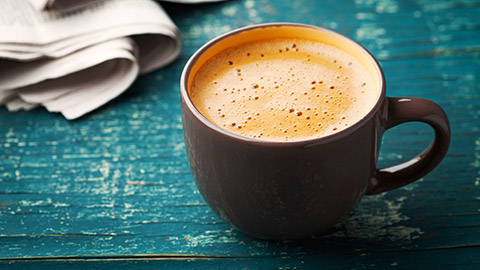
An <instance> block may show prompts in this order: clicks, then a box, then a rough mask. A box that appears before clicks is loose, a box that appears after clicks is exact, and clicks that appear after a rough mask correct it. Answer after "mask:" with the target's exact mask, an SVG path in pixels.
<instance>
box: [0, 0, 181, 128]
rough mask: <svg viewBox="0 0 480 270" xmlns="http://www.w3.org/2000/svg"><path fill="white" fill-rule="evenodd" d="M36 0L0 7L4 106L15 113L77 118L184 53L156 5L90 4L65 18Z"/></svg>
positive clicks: (8, 0)
mask: <svg viewBox="0 0 480 270" xmlns="http://www.w3.org/2000/svg"><path fill="white" fill-rule="evenodd" d="M30 1H31V2H30ZM30 1H18V0H2V9H1V10H0V105H1V104H5V106H6V107H7V108H8V109H9V110H20V109H25V110H29V109H32V108H35V107H37V106H44V107H46V108H47V109H48V110H49V111H52V112H60V113H62V114H63V115H64V116H65V117H66V118H67V119H75V118H78V117H80V116H82V115H84V114H86V113H88V112H90V111H92V110H94V109H95V108H98V107H99V106H101V105H103V104H105V103H106V102H108V101H109V100H111V99H113V98H115V97H116V96H118V95H119V94H121V93H122V92H123V91H125V90H126V89H127V88H128V87H129V86H130V85H131V84H132V83H133V81H134V80H135V79H136V78H137V76H138V75H139V74H143V73H146V72H150V71H152V70H154V69H157V68H160V67H162V66H164V65H166V64H168V63H170V62H171V61H173V60H174V59H175V58H176V57H177V55H178V54H179V51H180V34H179V31H178V29H177V28H176V26H175V25H174V24H173V22H172V21H171V19H170V18H169V17H168V15H167V14H166V13H165V11H164V10H163V9H162V7H161V6H160V5H159V4H158V3H157V2H155V1H152V0H115V1H108V0H90V1H87V2H91V3H89V5H82V6H79V7H77V8H75V9H70V10H66V11H40V10H39V8H44V7H45V5H46V4H47V2H51V1H48V0H47V1H45V0H30ZM55 2H57V1H55ZM67 2H68V1H67ZM76 2H82V1H76Z"/></svg>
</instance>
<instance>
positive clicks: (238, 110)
mask: <svg viewBox="0 0 480 270" xmlns="http://www.w3.org/2000/svg"><path fill="white" fill-rule="evenodd" d="M189 94H190V98H191V100H192V102H193V104H194V105H195V107H196V108H197V109H198V110H199V111H200V113H202V114H203V115H204V116H205V117H206V118H207V119H209V120H210V121H212V122H213V123H215V124H216V125H218V126H220V127H222V128H224V129H226V130H229V131H231V132H234V133H236V134H239V135H242V136H246V137H250V138H254V139H259V140H267V141H300V140H307V139H313V138H319V137H323V136H327V135H330V134H333V133H336V132H339V131H341V130H343V129H345V128H347V127H349V126H351V125H353V124H354V123H356V122H358V121H359V120H360V119H362V118H363V117H364V116H365V115H366V114H367V113H368V112H369V111H370V110H371V109H372V108H373V106H374V105H375V103H376V101H377V99H378V96H379V90H378V89H377V86H376V84H375V82H374V79H373V78H372V76H371V75H370V73H369V72H368V70H367V69H366V68H365V67H364V66H363V65H362V63H361V62H360V61H359V60H357V59H356V58H355V57H353V56H352V55H350V54H348V53H346V52H344V51H342V50H340V49H338V48H336V47H333V46H330V45H327V44H324V43H320V42H314V41H309V40H304V39H295V38H278V39H269V40H261V41H254V42H250V43H245V44H240V45H238V46H236V47H230V48H228V49H226V50H223V51H221V52H220V53H218V54H216V55H215V56H213V57H212V58H211V59H209V60H208V61H206V62H205V63H204V64H203V66H202V67H201V68H200V69H199V71H198V72H197V74H196V75H195V78H194V81H193V84H192V87H191V89H190V92H189Z"/></svg>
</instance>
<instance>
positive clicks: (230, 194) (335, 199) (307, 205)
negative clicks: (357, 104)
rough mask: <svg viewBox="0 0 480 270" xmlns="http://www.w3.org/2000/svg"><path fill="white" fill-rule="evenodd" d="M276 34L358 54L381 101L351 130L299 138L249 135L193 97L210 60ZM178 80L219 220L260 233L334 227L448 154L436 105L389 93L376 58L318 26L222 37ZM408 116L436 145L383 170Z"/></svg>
mask: <svg viewBox="0 0 480 270" xmlns="http://www.w3.org/2000/svg"><path fill="white" fill-rule="evenodd" d="M274 38H300V39H306V40H310V41H315V42H320V43H324V44H327V45H331V46H333V47H336V48H338V49H340V50H342V51H344V52H347V53H348V54H350V55H351V56H354V57H355V58H356V59H357V60H359V61H360V62H361V63H362V64H363V65H364V66H365V68H366V69H367V70H368V72H369V73H370V75H371V76H372V78H373V79H374V82H375V83H376V84H377V85H376V88H377V90H378V99H377V102H376V103H375V104H374V105H373V107H372V108H371V110H370V111H369V112H368V113H367V115H366V116H365V117H363V118H362V119H361V120H359V121H358V122H356V123H354V124H353V125H351V126H349V127H348V128H346V129H344V130H341V131H339V132H337V133H334V134H332V135H328V136H324V137H320V138H318V139H310V140H303V141H292V142H274V141H261V140H256V139H253V138H248V137H243V136H240V135H237V134H235V133H232V132H229V131H227V130H225V129H223V128H221V127H219V126H217V125H215V124H214V123H212V122H211V121H209V120H208V119H207V118H206V117H204V116H203V115H202V114H201V113H200V112H199V111H198V110H197V109H196V108H195V106H194V105H193V103H192V101H191V99H190V96H189V91H190V90H191V88H192V84H193V79H194V77H195V75H196V74H197V72H198V71H199V70H200V69H201V68H202V65H203V64H204V63H205V62H206V61H207V60H209V59H210V58H212V57H213V56H215V55H216V54H217V53H219V52H221V51H223V50H225V49H226V48H230V47H233V46H238V45H239V44H242V43H246V42H252V41H259V40H268V39H274ZM180 85H181V97H182V119H183V127H184V136H185V146H186V150H187V155H188V159H189V162H190V167H191V169H192V173H193V177H194V179H195V182H196V184H197V186H198V189H199V191H200V193H201V194H202V196H203V198H204V199H205V200H206V201H207V203H208V204H209V206H210V207H211V208H212V210H213V211H214V212H215V213H216V214H217V215H218V216H219V217H220V218H222V219H223V220H225V221H226V222H228V223H230V224H231V225H233V226H234V227H236V228H238V229H240V230H242V231H243V232H245V233H247V234H249V235H252V236H255V237H258V238H262V239H299V238H305V237H308V236H311V235H314V234H318V233H321V232H324V231H326V230H327V229H329V228H331V227H332V226H333V225H335V224H336V223H338V222H339V221H340V220H341V219H342V218H344V217H345V216H346V215H347V214H348V213H349V212H350V211H351V210H352V209H353V208H354V207H355V205H356V204H357V203H358V201H359V200H360V199H361V197H362V196H363V195H365V194H376V193H380V192H384V191H387V190H391V189H394V188H397V187H400V186H403V185H406V184H408V183H411V182H413V181H415V180H417V179H419V178H420V177H422V176H424V175H425V174H427V173H428V172H429V171H431V170H432V169H433V168H434V167H435V166H436V165H438V163H439V162H440V161H441V160H442V158H443V157H444V156H445V154H446V152H447V150H448V146H449V142H450V129H449V124H448V120H447V117H446V115H445V113H444V112H443V110H442V109H441V108H440V107H439V106H438V105H437V104H435V103H433V102H431V101H429V100H425V99H421V98H388V97H386V96H385V79H384V76H383V72H382V70H381V68H380V66H379V65H378V63H377V61H376V60H375V58H373V56H372V55H371V54H370V53H369V52H368V51H366V50H365V49H364V48H363V47H362V46H360V45H359V44H358V43H356V42H354V41H352V40H350V39H348V38H346V37H344V36H342V35H340V34H338V33H335V32H333V31H330V30H327V29H324V28H320V27H316V26H310V25H303V24H293V23H274V24H263V25H255V26H250V27H246V28H242V29H238V30H235V31H232V32H230V33H227V34H225V35H222V36H220V37H217V38H215V39H214V40H212V41H210V42H209V43H207V44H206V45H204V46H203V47H202V48H200V49H199V50H198V51H197V52H196V53H195V54H194V55H193V56H192V58H191V59H190V60H189V62H188V63H187V65H186V67H185V69H184V71H183V74H182V77H181V81H180ZM408 121H420V122H425V123H427V124H428V125H430V126H432V127H433V129H434V130H435V139H434V141H433V143H432V144H431V145H430V146H429V147H428V148H427V149H426V150H425V151H424V152H422V153H421V154H419V155H418V156H417V157H415V158H414V159H412V160H411V161H408V162H406V163H404V164H400V165H397V166H394V167H390V168H385V169H377V168H376V162H377V157H378V153H379V147H380V141H381V136H382V134H383V132H384V131H385V130H387V129H389V128H391V127H393V126H396V125H398V124H400V123H404V122H408Z"/></svg>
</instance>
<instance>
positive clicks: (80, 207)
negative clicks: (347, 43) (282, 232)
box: [0, 0, 480, 269]
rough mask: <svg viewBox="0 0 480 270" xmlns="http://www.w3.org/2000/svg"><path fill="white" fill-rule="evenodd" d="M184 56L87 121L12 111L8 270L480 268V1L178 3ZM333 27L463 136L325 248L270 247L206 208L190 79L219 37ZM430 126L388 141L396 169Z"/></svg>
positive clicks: (4, 226)
mask: <svg viewBox="0 0 480 270" xmlns="http://www.w3.org/2000/svg"><path fill="white" fill-rule="evenodd" d="M164 6H165V8H166V10H167V12H168V13H169V14H170V15H171V16H172V17H173V19H174V21H175V22H176V23H177V25H178V26H179V28H180V30H181V32H182V33H183V48H182V53H181V55H180V57H179V58H178V60H177V61H175V62H174V63H173V64H171V65H170V66H168V67H167V68H164V69H162V70H159V71H156V72H154V73H151V74H149V75H146V76H143V77H141V78H140V79H138V81H137V82H136V83H135V84H134V85H133V86H132V87H131V89H129V90H128V91H127V92H126V93H125V94H123V95H122V96H121V97H120V98H118V99H117V100H115V101H113V102H111V103H109V104H108V105H106V106H104V107H103V108H101V109H99V110H97V111H95V112H94V113H91V114H89V115H87V116H86V117H83V118H82V119H80V120H77V121H67V120H65V119H63V118H62V117H61V116H60V115H57V114H50V113H47V112H46V111H45V110H44V109H36V110H33V111H31V112H18V113H9V112H7V111H6V110H5V109H4V108H0V268H2V269H52V268H58V269H63V268H65V267H69V268H73V269H90V268H99V269H104V268H105V269H106V268H109V269H112V268H120V269H131V268H139V269H144V268H149V267H151V268H166V269H170V268H185V267H190V268H192V269H205V268H214V269H244V268H249V269H301V268H320V267H323V268H328V269H353V268H355V269H364V268H371V267H373V266H375V267H378V268H380V269H385V268H394V269H414V268H421V267H422V268H424V267H426V266H429V267H430V268H432V267H435V269H479V268H480V120H479V116H480V99H479V94H480V78H479V76H480V2H479V1H478V0H471V1H469V0H462V1H445V0H441V1H436V0H419V1H400V0H356V1H345V0H338V1H315V0H310V1H309V0H295V1H273V0H261V1H250V0H248V1H241V0H236V1H227V2H224V3H216V4H202V5H177V4H164ZM274 21H290V22H302V23H308V24H314V25H319V26H324V27H327V28H330V29H333V30H336V31H338V32H340V33H342V34H345V35H347V36H349V37H351V38H353V39H355V40H357V41H359V42H360V43H361V44H363V45H364V46H365V47H366V48H367V49H368V50H370V51H371V52H372V53H373V54H374V55H375V56H376V57H377V58H378V60H379V62H380V64H381V66H382V67H383V69H384V71H385V74H386V78H387V93H388V95H389V96H418V97H424V98H428V99H431V100H433V101H435V102H437V103H439V104H440V105H441V106H442V107H443V108H444V109H445V111H446V112H447V114H448V116H449V118H450V121H451V127H452V132H453V133H452V135H453V137H452V144H451V148H450V151H449V154H448V156H447V157H446V158H445V160H444V161H443V162H442V163H441V164H440V166H439V167H438V168H437V169H436V170H435V171H434V172H432V173H430V174H429V175H427V176H426V177H424V178H423V179H421V180H420V181H418V182H416V183H414V184H411V185H409V186H407V187H404V188H400V189H398V190H395V191H391V192H388V193H385V194H381V195H376V196H370V197H364V198H363V199H362V201H361V202H360V204H359V205H358V206H357V207H356V208H355V209H354V210H353V212H352V213H351V214H350V215H349V216H348V217H347V218H346V219H345V220H344V221H343V222H342V223H341V224H339V225H338V226H337V227H335V228H333V229H332V230H331V231H330V232H329V233H327V234H326V235H323V236H317V237H313V238H311V239H307V240H304V241H301V242H266V241H258V240H255V239H252V238H249V237H247V236H245V235H243V234H241V233H240V232H238V231H236V230H234V229H231V228H230V227H229V226H228V225H226V224H225V223H224V222H222V221H221V220H220V219H219V218H218V217H217V216H215V215H214V214H213V212H212V211H211V210H210V209H209V207H208V206H207V205H206V204H205V202H204V201H203V199H202V198H201V196H200V194H199V193H198V191H197V189H196V187H195V184H194V182H193V179H192V175H191V173H190V169H189V166H188V163H187V159H186V154H185V146H184V143H183V135H182V124H181V118H180V95H179V82H178V81H179V76H180V72H181V70H182V68H183V66H184V65H185V63H186V61H187V59H188V58H189V57H190V55H191V54H192V53H193V52H194V51H195V50H196V49H197V48H198V47H200V46H201V45H202V44H204V43H205V42H206V41H208V40H210V39H211V38H213V37H215V36H217V35H219V34H222V33H224V32H226V31H229V30H232V29H234V28H238V27H241V26H245V25H250V24H254V23H262V22H274ZM431 137H432V131H431V129H430V128H428V127H426V126H424V125H421V124H406V125H402V126H400V127H396V128H394V129H393V130H391V131H388V132H387V133H386V135H385V137H384V140H383V145H382V152H381V157H380V161H379V162H380V165H383V166H388V165H393V164H396V163H399V162H401V161H405V160H408V159H409V158H411V157H413V156H414V155H415V154H416V153H418V152H420V151H421V150H422V149H423V148H424V147H426V146H427V145H428V144H429V142H430V140H431Z"/></svg>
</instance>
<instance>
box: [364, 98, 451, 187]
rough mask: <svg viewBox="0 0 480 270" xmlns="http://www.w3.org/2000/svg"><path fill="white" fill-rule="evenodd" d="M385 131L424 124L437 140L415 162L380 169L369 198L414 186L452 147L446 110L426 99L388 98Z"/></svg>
mask: <svg viewBox="0 0 480 270" xmlns="http://www.w3.org/2000/svg"><path fill="white" fill-rule="evenodd" d="M387 106H388V116H387V119H386V121H385V130H388V129H391V128H392V127H395V126H397V125H399V124H402V123H406V122H412V121H416V122H423V123H426V124H428V125H430V126H431V127H432V128H433V130H434V131H435V139H434V140H433V142H432V143H431V144H430V146H428V147H427V148H426V149H425V150H424V151H423V152H422V153H420V154H419V155H417V156H416V157H414V158H413V159H411V160H409V161H407V162H404V163H402V164H399V165H395V166H392V167H388V168H381V169H376V171H375V175H374V176H373V178H372V179H371V181H370V183H369V185H368V186H367V190H366V193H365V194H366V195H374V194H378V193H382V192H385V191H389V190H392V189H395V188H398V187H401V186H404V185H407V184H410V183H412V182H414V181H416V180H418V179H420V178H421V177H423V176H425V175H426V174H427V173H429V172H430V171H431V170H433V169H434V168H435V167H436V166H437V165H438V164H439V163H440V161H441V160H442V159H443V158H444V157H445V155H446V154H447V151H448V147H449V145H450V136H451V135H450V125H449V123H448V118H447V115H446V114H445V112H444V111H443V110H442V108H441V107H440V106H439V105H438V104H436V103H434V102H433V101H430V100H428V99H423V98H411V97H409V98H390V97H388V98H387Z"/></svg>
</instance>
